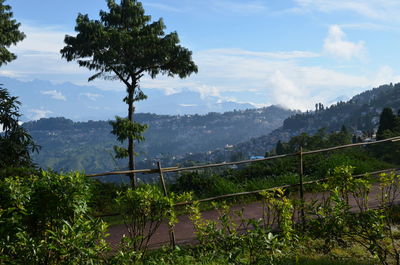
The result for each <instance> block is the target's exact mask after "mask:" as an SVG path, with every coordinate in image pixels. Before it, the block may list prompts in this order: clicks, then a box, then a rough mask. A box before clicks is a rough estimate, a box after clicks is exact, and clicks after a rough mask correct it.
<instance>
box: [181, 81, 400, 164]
mask: <svg viewBox="0 0 400 265" xmlns="http://www.w3.org/2000/svg"><path fill="white" fill-rule="evenodd" d="M385 107H391V108H392V109H393V110H394V111H395V113H397V112H398V111H399V109H400V83H398V84H395V85H393V84H389V85H382V86H380V87H377V88H374V89H372V90H368V91H365V92H363V93H361V94H359V95H356V96H354V97H353V98H352V99H350V100H349V101H347V102H343V101H339V102H338V103H336V104H333V105H331V106H330V107H327V108H325V107H323V106H322V105H320V104H317V109H316V111H311V112H310V111H309V112H306V113H297V114H295V115H292V116H291V117H289V118H287V119H286V120H285V121H284V122H283V126H282V127H280V128H277V129H275V130H274V131H272V132H270V133H269V134H266V135H263V136H260V137H253V138H252V139H250V140H247V141H243V142H241V143H238V144H236V145H234V146H231V147H230V148H219V149H217V150H213V151H212V152H207V153H195V154H187V155H186V156H184V157H183V158H182V160H181V162H182V163H184V162H185V161H194V162H222V161H232V160H238V159H248V158H249V157H250V156H254V155H261V156H263V155H265V153H266V152H267V151H270V150H272V149H273V148H275V146H276V143H277V142H278V141H279V140H281V141H288V140H289V139H290V137H292V136H295V135H299V134H300V133H303V132H306V133H309V134H313V133H315V132H316V131H317V130H318V129H320V128H326V130H327V131H328V132H330V131H338V130H340V128H341V126H342V125H345V126H346V127H347V128H348V130H349V131H352V132H356V131H364V132H365V131H373V130H376V129H377V127H378V123H379V116H380V113H381V112H382V110H383V108H385Z"/></svg>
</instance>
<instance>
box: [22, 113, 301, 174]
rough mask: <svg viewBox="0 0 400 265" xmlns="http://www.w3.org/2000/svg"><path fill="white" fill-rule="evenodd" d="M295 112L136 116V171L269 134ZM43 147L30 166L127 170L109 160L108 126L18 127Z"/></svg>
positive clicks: (59, 122) (49, 122) (56, 123)
mask: <svg viewBox="0 0 400 265" xmlns="http://www.w3.org/2000/svg"><path fill="white" fill-rule="evenodd" d="M295 113H297V112H296V111H291V110H286V109H283V108H281V107H277V106H270V107H266V108H261V109H248V110H239V111H231V112H225V113H216V112H212V113H209V114H207V115H197V114H196V115H174V116H169V115H156V114H143V113H139V114H136V116H135V117H136V120H137V121H139V122H142V123H146V124H148V125H149V129H148V130H147V131H146V133H145V138H146V140H145V141H144V142H141V143H138V144H137V150H136V151H137V152H138V153H139V156H138V158H137V161H138V162H139V164H138V165H139V167H142V168H144V167H146V168H148V167H154V162H155V161H157V160H160V161H162V163H163V165H175V164H176V163H177V161H179V160H180V159H182V157H183V155H185V154H187V153H200V152H209V151H210V150H214V149H216V148H221V147H227V148H229V147H230V146H232V145H233V144H236V143H238V142H242V141H246V140H248V139H250V138H251V137H259V136H261V135H265V134H268V133H269V132H271V131H273V130H274V129H276V128H278V127H280V126H282V124H283V120H285V119H286V118H287V117H289V116H291V115H293V114H295ZM23 126H24V127H25V128H26V129H27V130H28V131H29V132H30V134H31V135H32V136H33V138H34V140H35V141H36V142H37V143H38V144H39V145H41V146H42V149H41V151H40V153H39V154H34V155H33V158H34V161H35V162H36V163H37V164H38V165H39V166H41V167H44V168H47V167H49V168H52V169H54V170H86V172H87V173H94V172H103V171H109V170H114V169H123V168H125V167H126V165H127V162H126V161H116V160H115V159H113V151H112V149H113V146H114V145H116V144H118V143H117V142H116V140H115V136H114V135H111V134H110V131H111V127H110V125H109V124H108V122H107V121H88V122H73V121H72V120H69V119H66V118H43V119H40V120H37V121H30V122H26V123H24V125H23Z"/></svg>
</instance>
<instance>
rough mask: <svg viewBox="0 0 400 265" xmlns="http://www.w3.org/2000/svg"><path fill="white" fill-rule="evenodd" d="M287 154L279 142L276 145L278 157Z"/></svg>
mask: <svg viewBox="0 0 400 265" xmlns="http://www.w3.org/2000/svg"><path fill="white" fill-rule="evenodd" d="M284 153H285V148H284V147H283V144H282V142H281V141H280V140H279V141H278V142H277V143H276V154H277V155H283V154H284Z"/></svg>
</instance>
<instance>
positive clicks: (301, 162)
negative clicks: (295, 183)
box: [299, 147, 305, 226]
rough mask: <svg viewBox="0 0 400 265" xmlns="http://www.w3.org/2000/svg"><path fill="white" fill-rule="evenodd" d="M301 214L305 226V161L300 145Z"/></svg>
mask: <svg viewBox="0 0 400 265" xmlns="http://www.w3.org/2000/svg"><path fill="white" fill-rule="evenodd" d="M299 156H300V172H299V173H300V176H299V177H300V183H299V184H300V207H301V208H300V215H301V222H302V224H303V226H304V225H305V214H304V183H303V177H304V161H303V147H300V153H299Z"/></svg>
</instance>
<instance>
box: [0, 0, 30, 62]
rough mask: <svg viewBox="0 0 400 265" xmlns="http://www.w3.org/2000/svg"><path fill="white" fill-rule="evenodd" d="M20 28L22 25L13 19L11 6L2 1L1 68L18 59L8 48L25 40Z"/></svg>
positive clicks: (0, 11)
mask: <svg viewBox="0 0 400 265" xmlns="http://www.w3.org/2000/svg"><path fill="white" fill-rule="evenodd" d="M19 26H20V23H18V22H17V21H16V20H15V19H13V13H12V12H11V6H9V5H6V4H4V0H0V36H1V38H0V66H2V65H3V64H7V63H9V62H11V61H12V60H15V59H16V58H17V56H16V55H15V54H14V53H12V52H10V51H9V50H8V48H9V47H10V46H11V45H15V44H17V42H19V41H22V40H23V39H24V38H25V34H24V33H23V32H21V31H19Z"/></svg>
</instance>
